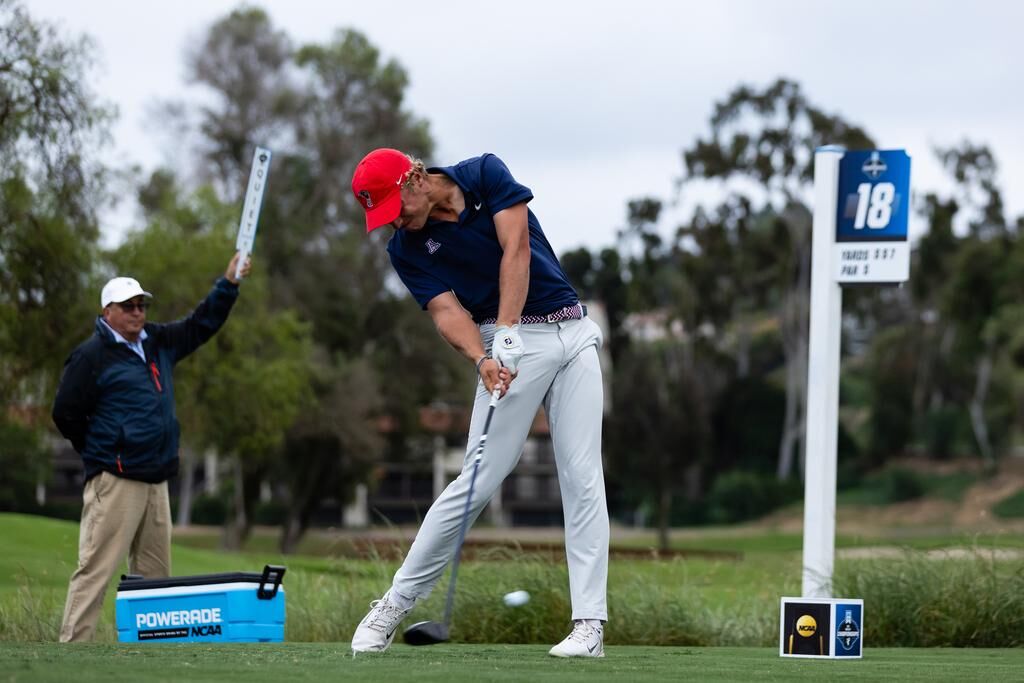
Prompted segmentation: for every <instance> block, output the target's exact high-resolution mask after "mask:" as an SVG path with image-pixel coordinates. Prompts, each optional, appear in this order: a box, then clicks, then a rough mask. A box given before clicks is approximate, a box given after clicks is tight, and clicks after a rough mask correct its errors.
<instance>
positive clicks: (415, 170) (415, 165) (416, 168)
mask: <svg viewBox="0 0 1024 683" xmlns="http://www.w3.org/2000/svg"><path fill="white" fill-rule="evenodd" d="M405 156H406V157H408V158H409V162H410V163H412V168H410V169H409V170H408V171H406V172H405V180H404V181H403V182H402V185H403V186H405V187H409V186H410V185H411V184H412V179H413V176H420V177H422V178H426V177H427V165H426V164H424V163H423V160H422V159H417V158H416V157H414V156H412V155H411V154H406V155H405Z"/></svg>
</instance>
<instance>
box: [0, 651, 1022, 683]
mask: <svg viewBox="0 0 1024 683" xmlns="http://www.w3.org/2000/svg"><path fill="white" fill-rule="evenodd" d="M546 652H547V647H546V646H539V645H437V646H433V647H429V648H412V647H408V646H406V645H396V646H395V647H394V648H392V650H391V651H390V652H387V653H385V654H381V655H372V656H371V655H363V656H360V657H356V658H353V657H352V656H351V654H349V652H348V648H347V647H346V645H345V644H336V645H335V644H326V645H325V644H320V643H289V644H272V645H256V644H251V645H250V644H245V645H220V646H216V647H211V646H204V645H187V644H180V645H147V646H144V647H140V646H137V645H112V644H103V645H99V644H96V645H71V646H69V645H64V646H61V645H58V644H53V643H10V642H4V643H0V662H3V671H2V673H0V680H3V681H11V682H14V681H19V682H20V681H25V682H29V681H32V682H35V681H60V682H61V683H64V682H66V681H74V683H89V682H91V681H97V682H98V683H112V682H114V681H216V682H218V683H223V682H226V681H239V682H240V683H242V682H244V683H260V682H261V681H266V682H267V683H280V682H281V681H287V682H288V683H293V682H295V681H331V680H346V681H417V682H419V683H425V682H427V681H443V682H444V683H456V682H460V681H536V680H548V681H579V682H580V683H592V682H594V681H678V680H688V681H812V680H814V681H821V680H858V681H882V680H885V681H982V680H985V681H1010V680H1021V672H1022V671H1024V650H1022V649H1011V650H969V649H955V650H954V649H884V648H883V649H875V648H869V650H868V652H867V653H866V656H865V658H864V659H863V660H860V661H807V660H797V659H782V658H780V657H779V656H778V655H777V653H776V651H774V650H772V649H770V648H684V647H678V648H677V647H625V646H621V647H609V648H608V653H607V654H608V656H607V657H606V658H604V659H598V660H585V661H584V660H558V659H553V658H551V657H548V656H547V654H546Z"/></svg>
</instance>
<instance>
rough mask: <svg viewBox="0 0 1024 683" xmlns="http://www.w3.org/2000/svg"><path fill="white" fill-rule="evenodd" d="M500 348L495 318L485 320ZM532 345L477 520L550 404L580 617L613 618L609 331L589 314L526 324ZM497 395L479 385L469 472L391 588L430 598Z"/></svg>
mask: <svg viewBox="0 0 1024 683" xmlns="http://www.w3.org/2000/svg"><path fill="white" fill-rule="evenodd" d="M480 334H481V335H482V336H483V340H484V348H487V349H489V348H491V340H492V338H493V336H494V325H482V326H481V327H480ZM519 334H520V337H521V338H522V340H523V349H524V351H525V353H524V355H523V359H522V361H521V362H520V364H519V375H518V376H517V377H516V379H515V380H514V381H513V382H512V384H511V385H510V387H509V391H508V393H507V394H506V395H505V397H504V398H502V399H501V400H500V401H499V402H498V405H497V407H496V408H495V410H494V417H493V419H492V421H491V427H490V431H489V433H488V435H487V446H486V450H485V452H484V454H483V459H482V460H481V461H480V465H479V471H478V472H477V477H476V484H475V486H474V490H473V500H472V504H471V508H470V511H469V519H470V523H471V524H472V522H473V521H474V520H476V518H477V516H478V515H479V514H480V512H481V511H482V510H483V508H484V507H485V505H486V504H487V502H488V501H489V500H490V499H491V496H492V495H494V493H495V491H497V490H498V487H499V486H501V483H502V481H504V479H505V477H507V476H508V475H509V473H511V472H512V470H513V469H514V468H515V466H516V463H517V462H518V461H519V456H520V454H521V453H522V450H523V444H524V443H525V442H526V437H527V435H528V434H529V431H530V425H531V424H533V419H534V417H535V416H536V414H537V409H538V408H539V407H540V405H541V404H543V405H544V410H545V412H546V414H547V418H548V424H549V426H550V428H551V440H552V444H553V446H554V451H555V464H556V466H557V468H558V484H559V488H560V490H561V494H562V510H563V512H564V515H565V553H566V558H567V560H568V564H569V593H570V596H571V599H572V618H573V619H601V620H602V621H606V620H607V619H608V607H607V599H606V592H607V582H608V536H609V530H608V505H607V503H606V501H605V491H604V472H603V469H602V463H601V417H602V407H603V403H604V387H603V385H602V382H601V367H600V364H599V363H598V357H597V350H598V348H599V347H600V345H601V344H602V342H603V340H602V337H601V330H600V328H599V327H598V326H597V324H595V323H594V322H593V321H592V320H590V319H589V318H583V319H582V320H566V321H564V322H559V323H541V324H537V325H521V326H520V327H519ZM489 400H490V395H489V394H488V393H487V390H486V389H485V388H484V386H483V382H479V383H478V384H477V392H476V402H475V404H474V406H473V417H472V420H471V421H470V427H469V444H468V446H467V448H466V458H465V461H464V463H463V466H462V473H461V474H460V475H459V476H458V477H457V478H456V479H455V480H454V481H452V482H451V483H450V484H449V485H448V487H447V488H445V490H444V491H443V492H442V493H441V495H440V496H438V498H437V500H435V501H434V504H433V505H432V506H431V507H430V510H429V511H428V512H427V514H426V516H425V517H424V518H423V524H422V526H420V529H419V533H417V535H416V540H415V541H414V542H413V544H412V547H411V548H410V549H409V554H408V556H407V557H406V558H405V562H404V563H403V564H402V566H401V567H400V568H399V570H398V572H397V573H396V574H395V578H394V582H393V584H392V590H394V591H397V592H398V593H400V594H402V595H404V596H406V597H408V598H420V599H422V598H425V597H426V596H427V595H429V594H430V591H431V589H432V588H433V587H434V584H435V583H437V581H438V579H440V577H441V575H442V573H443V572H444V569H445V567H446V566H447V564H448V562H449V561H450V560H451V559H452V553H453V552H454V550H455V544H456V543H457V542H458V537H459V525H460V524H461V522H462V513H463V510H464V509H465V505H466V495H467V494H468V492H469V482H470V477H471V476H472V474H473V457H474V455H475V453H476V446H477V443H478V441H479V439H480V433H481V432H482V431H483V426H484V420H485V418H486V417H487V403H488V401H489Z"/></svg>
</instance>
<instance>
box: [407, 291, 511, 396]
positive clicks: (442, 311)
mask: <svg viewBox="0 0 1024 683" xmlns="http://www.w3.org/2000/svg"><path fill="white" fill-rule="evenodd" d="M427 312H429V313H430V317H431V318H432V319H433V321H434V326H435V327H436V328H437V331H438V333H439V334H440V335H441V337H442V338H444V340H445V341H446V342H448V343H449V344H450V345H451V347H452V348H454V349H455V350H456V351H458V352H459V353H461V354H462V355H463V356H465V357H466V358H467V359H468V360H469V361H471V362H472V363H473V364H474V365H477V367H478V368H479V374H480V378H481V379H482V380H483V382H484V386H485V387H486V388H487V391H488V392H491V391H494V386H495V385H496V384H498V383H499V382H500V383H501V384H503V385H504V388H503V390H502V392H501V393H502V396H504V395H505V391H507V390H508V383H509V382H510V381H511V380H512V376H511V373H510V372H509V371H508V370H507V369H506V368H502V367H500V366H499V365H498V363H497V362H496V361H494V360H493V359H490V358H487V352H486V351H484V344H483V340H482V339H480V329H479V328H478V327H477V326H476V323H474V322H473V318H472V317H470V315H469V313H467V312H466V309H464V308H463V307H462V304H460V303H459V300H458V299H457V298H455V295H454V294H453V293H452V292H444V293H443V294H438V295H437V296H435V297H434V298H433V299H431V300H430V301H429V302H428V303H427ZM481 360H483V362H481Z"/></svg>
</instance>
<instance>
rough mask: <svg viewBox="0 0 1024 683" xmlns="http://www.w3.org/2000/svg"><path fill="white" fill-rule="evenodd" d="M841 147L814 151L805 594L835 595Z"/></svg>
mask: <svg viewBox="0 0 1024 683" xmlns="http://www.w3.org/2000/svg"><path fill="white" fill-rule="evenodd" d="M842 157H843V149H842V148H841V147H834V146H829V147H822V148H820V149H818V150H817V152H816V153H815V155H814V227H813V230H812V234H811V319H810V334H809V340H808V349H807V425H806V432H805V436H804V438H805V440H804V445H805V448H806V453H807V462H806V465H805V468H804V563H803V593H802V595H803V596H804V597H805V598H828V597H831V596H832V564H833V560H834V557H835V529H836V445H837V439H838V427H839V347H840V341H841V324H842V318H843V290H842V288H840V286H839V283H838V282H836V279H835V270H834V268H833V264H832V258H833V254H834V253H835V252H834V249H833V245H834V244H835V234H836V203H837V188H838V186H839V161H840V159H842Z"/></svg>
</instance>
